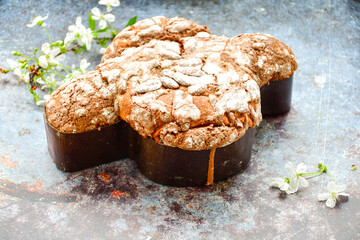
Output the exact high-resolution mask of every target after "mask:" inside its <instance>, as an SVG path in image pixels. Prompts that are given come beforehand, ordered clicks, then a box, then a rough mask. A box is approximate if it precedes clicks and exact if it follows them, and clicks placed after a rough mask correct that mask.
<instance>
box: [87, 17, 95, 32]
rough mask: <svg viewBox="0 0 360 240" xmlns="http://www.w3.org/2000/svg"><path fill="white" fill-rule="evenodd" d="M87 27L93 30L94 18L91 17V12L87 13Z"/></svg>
mask: <svg viewBox="0 0 360 240" xmlns="http://www.w3.org/2000/svg"><path fill="white" fill-rule="evenodd" d="M88 19H89V28H90V29H91V30H95V20H94V19H93V18H92V16H91V13H89V17H88Z"/></svg>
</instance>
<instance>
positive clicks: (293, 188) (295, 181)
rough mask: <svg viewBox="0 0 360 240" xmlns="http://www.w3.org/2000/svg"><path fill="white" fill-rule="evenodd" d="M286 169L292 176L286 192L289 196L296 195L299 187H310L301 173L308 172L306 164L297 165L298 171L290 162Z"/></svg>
mask: <svg viewBox="0 0 360 240" xmlns="http://www.w3.org/2000/svg"><path fill="white" fill-rule="evenodd" d="M285 169H286V170H287V171H288V172H289V173H290V174H291V177H290V178H289V180H290V182H289V188H288V189H287V190H286V191H285V192H286V193H287V194H292V193H295V192H297V191H298V190H299V185H301V186H303V187H307V186H309V183H308V181H306V179H305V178H304V177H302V176H300V174H301V173H305V172H306V171H307V166H306V165H305V164H304V163H300V164H299V165H297V167H296V169H295V167H294V165H293V164H292V163H290V162H288V163H286V164H285Z"/></svg>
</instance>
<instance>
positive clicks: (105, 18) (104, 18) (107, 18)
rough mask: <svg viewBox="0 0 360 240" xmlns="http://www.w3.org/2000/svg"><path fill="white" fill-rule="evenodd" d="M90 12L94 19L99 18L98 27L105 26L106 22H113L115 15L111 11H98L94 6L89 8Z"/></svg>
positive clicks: (102, 27)
mask: <svg viewBox="0 0 360 240" xmlns="http://www.w3.org/2000/svg"><path fill="white" fill-rule="evenodd" d="M91 12H92V14H93V15H92V18H93V19H94V20H99V28H100V29H104V28H106V26H107V22H114V21H115V16H114V15H113V14H111V13H108V14H104V13H102V12H101V11H100V9H99V8H97V7H94V8H93V9H91Z"/></svg>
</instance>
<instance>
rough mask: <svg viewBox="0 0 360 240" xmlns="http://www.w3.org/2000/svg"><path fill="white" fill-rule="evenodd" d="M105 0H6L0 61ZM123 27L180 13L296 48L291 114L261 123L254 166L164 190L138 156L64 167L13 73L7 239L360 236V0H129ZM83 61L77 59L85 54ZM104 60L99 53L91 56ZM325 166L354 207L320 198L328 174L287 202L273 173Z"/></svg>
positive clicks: (3, 142)
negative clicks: (222, 178)
mask: <svg viewBox="0 0 360 240" xmlns="http://www.w3.org/2000/svg"><path fill="white" fill-rule="evenodd" d="M96 3H97V1H62V2H61V1H50V0H42V1H35V0H33V1H20V0H18V1H4V0H2V1H1V0H0V23H1V28H0V66H4V65H5V66H6V62H5V59H6V58H7V57H9V56H10V51H11V50H19V51H21V52H25V53H26V52H27V53H30V51H31V49H33V47H35V46H36V47H40V46H41V43H42V42H44V41H46V40H45V39H46V36H45V34H44V33H43V32H41V31H38V30H39V29H38V28H32V29H29V28H26V27H25V23H27V22H29V20H30V19H31V17H33V16H36V15H40V14H41V15H46V14H49V20H48V21H47V23H48V27H49V30H50V34H51V35H54V36H56V38H61V37H63V36H64V35H65V33H66V30H67V29H66V27H67V26H68V25H69V24H72V23H73V22H74V21H75V17H76V16H78V15H80V16H83V17H84V18H85V17H86V16H87V13H88V11H89V9H91V8H92V7H93V6H95V5H96ZM121 4H122V5H121V7H120V8H118V9H115V11H114V13H115V14H116V17H117V22H116V26H118V27H121V26H123V25H125V24H126V22H127V20H128V19H129V18H130V17H132V16H134V15H138V16H139V18H140V19H143V18H147V17H152V16H155V15H164V16H167V17H172V16H175V15H178V16H182V17H186V18H189V19H191V20H194V21H196V22H198V23H200V24H206V25H207V26H208V27H209V28H210V30H211V31H212V33H214V34H217V35H221V34H225V35H226V36H228V37H232V36H235V35H237V34H239V33H243V32H266V33H270V34H272V35H273V36H275V37H277V38H278V39H280V40H282V41H284V42H285V43H286V44H288V45H290V46H291V47H292V49H293V50H294V52H295V54H296V56H297V58H298V61H299V69H298V70H297V71H296V72H295V76H294V86H293V95H292V109H291V111H290V113H289V114H287V115H284V116H281V117H278V118H268V119H265V120H264V121H263V122H262V123H261V125H260V127H258V128H257V134H256V142H255V145H254V148H253V155H252V160H251V163H250V166H249V168H248V169H247V170H246V172H245V173H243V174H241V175H238V176H236V177H233V178H232V179H230V180H228V181H226V182H222V183H218V184H215V185H213V186H211V187H202V188H173V187H164V186H161V185H157V184H154V183H152V182H151V181H149V180H147V179H146V178H145V177H144V176H142V175H141V174H140V173H139V171H138V169H137V168H136V165H135V163H134V162H133V161H130V160H122V161H117V162H114V163H111V164H108V165H103V166H100V167H96V168H93V169H89V170H86V171H82V172H77V173H70V174H68V173H63V172H61V171H59V170H58V169H57V168H56V167H55V164H54V163H53V162H52V160H51V158H50V155H49V153H48V150H47V146H46V138H45V129H44V123H43V121H42V114H43V111H42V109H41V108H38V107H36V106H35V105H34V104H33V100H32V97H31V96H30V95H29V94H28V92H27V89H26V87H25V86H24V85H23V84H19V83H18V82H17V80H16V79H15V78H14V77H13V76H12V75H8V76H1V81H0V96H1V98H0V239H112V238H116V239H244V238H247V239H255V238H256V239H359V238H360V207H359V206H360V190H359V189H360V170H357V171H351V170H350V168H351V165H352V164H356V165H357V166H358V168H360V92H359V87H360V79H359V75H360V70H359V69H360V60H359V59H360V51H359V50H360V46H359V45H360V44H359V43H360V3H359V2H358V1H353V0H349V1H333V0H328V1H310V0H309V1H260V0H258V1H251V0H245V1H220V0H219V1H215V0H213V1H195V0H194V1H190V0H184V1H176V0H171V1H165V0H163V1H160V0H158V1H122V3H121ZM78 59H79V57H78ZM88 59H89V60H91V61H92V63H93V64H92V66H93V67H94V66H95V65H96V64H97V63H98V62H99V60H100V56H99V55H98V54H96V53H94V54H92V56H91V57H89V58H88ZM287 161H291V162H293V163H294V164H297V163H300V162H305V163H306V164H308V165H309V166H310V168H312V169H314V170H315V169H316V164H317V163H318V162H323V163H325V164H326V165H327V166H328V167H329V169H331V170H332V174H333V175H334V176H335V179H336V180H337V181H338V182H343V183H346V184H347V186H348V188H347V192H348V193H350V198H349V201H348V202H345V203H341V204H340V205H339V206H338V207H336V208H334V209H328V208H326V207H325V204H323V203H320V202H318V201H317V200H316V196H317V194H318V193H320V192H323V191H324V190H325V189H324V188H325V186H326V184H327V182H328V181H329V180H330V179H329V177H328V176H326V175H323V176H321V177H318V178H313V179H310V180H309V182H310V187H309V188H306V189H301V190H300V191H299V192H298V193H296V194H294V195H290V196H287V197H286V198H283V196H282V195H279V191H278V190H274V189H271V188H270V187H269V183H270V180H271V178H272V177H276V176H285V175H286V171H285V169H284V167H283V166H284V164H285V162H287Z"/></svg>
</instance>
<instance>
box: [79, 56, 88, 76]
mask: <svg viewBox="0 0 360 240" xmlns="http://www.w3.org/2000/svg"><path fill="white" fill-rule="evenodd" d="M89 66H90V63H89V62H88V61H87V60H86V59H85V58H84V59H82V60H81V61H80V69H81V71H82V72H83V73H84V72H86V69H87V68H88V67H89Z"/></svg>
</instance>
